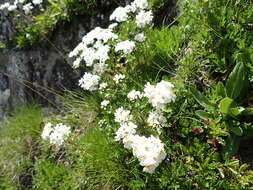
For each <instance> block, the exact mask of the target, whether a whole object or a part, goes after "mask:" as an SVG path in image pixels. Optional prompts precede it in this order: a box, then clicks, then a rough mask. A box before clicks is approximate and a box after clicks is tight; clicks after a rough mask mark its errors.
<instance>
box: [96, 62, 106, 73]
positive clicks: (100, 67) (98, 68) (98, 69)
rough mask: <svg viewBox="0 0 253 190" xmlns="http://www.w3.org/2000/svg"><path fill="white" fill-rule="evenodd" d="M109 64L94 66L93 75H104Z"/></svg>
mask: <svg viewBox="0 0 253 190" xmlns="http://www.w3.org/2000/svg"><path fill="white" fill-rule="evenodd" d="M107 66H108V65H107V64H105V63H97V64H95V65H93V71H92V72H93V73H95V74H103V73H104V72H105V70H106V68H107Z"/></svg>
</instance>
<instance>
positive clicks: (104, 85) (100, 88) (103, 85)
mask: <svg viewBox="0 0 253 190" xmlns="http://www.w3.org/2000/svg"><path fill="white" fill-rule="evenodd" d="M107 86H108V84H107V83H106V82H103V83H101V84H100V85H99V90H103V89H105V88H106V87H107Z"/></svg>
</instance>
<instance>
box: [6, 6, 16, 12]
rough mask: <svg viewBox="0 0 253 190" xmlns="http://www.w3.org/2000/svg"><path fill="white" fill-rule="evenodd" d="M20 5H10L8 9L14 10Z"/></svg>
mask: <svg viewBox="0 0 253 190" xmlns="http://www.w3.org/2000/svg"><path fill="white" fill-rule="evenodd" d="M17 8H18V7H17V5H10V6H9V7H8V11H14V10H16V9H17Z"/></svg>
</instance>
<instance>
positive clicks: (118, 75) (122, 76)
mask: <svg viewBox="0 0 253 190" xmlns="http://www.w3.org/2000/svg"><path fill="white" fill-rule="evenodd" d="M125 77H126V76H125V75H122V74H116V75H115V76H114V78H113V80H114V81H115V83H116V84H119V83H120V82H121V81H122V80H123V79H124V78H125Z"/></svg>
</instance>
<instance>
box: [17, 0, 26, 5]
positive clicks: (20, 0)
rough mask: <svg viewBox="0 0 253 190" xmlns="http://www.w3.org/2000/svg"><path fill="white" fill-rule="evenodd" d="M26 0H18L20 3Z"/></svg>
mask: <svg viewBox="0 0 253 190" xmlns="http://www.w3.org/2000/svg"><path fill="white" fill-rule="evenodd" d="M25 1H26V0H18V2H19V3H20V4H23V3H24V2H25Z"/></svg>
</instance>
